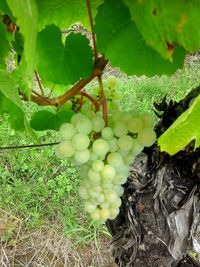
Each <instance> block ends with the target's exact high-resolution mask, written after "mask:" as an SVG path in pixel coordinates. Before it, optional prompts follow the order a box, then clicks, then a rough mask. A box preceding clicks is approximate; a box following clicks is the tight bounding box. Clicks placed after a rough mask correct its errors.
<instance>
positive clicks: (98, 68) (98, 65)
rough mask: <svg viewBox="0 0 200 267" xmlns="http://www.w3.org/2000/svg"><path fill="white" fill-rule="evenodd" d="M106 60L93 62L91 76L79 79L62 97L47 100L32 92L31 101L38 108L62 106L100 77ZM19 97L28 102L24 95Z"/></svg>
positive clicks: (101, 59) (47, 98)
mask: <svg viewBox="0 0 200 267" xmlns="http://www.w3.org/2000/svg"><path fill="white" fill-rule="evenodd" d="M107 63H108V60H106V59H105V58H104V56H102V57H100V58H98V60H97V61H96V62H95V66H94V69H93V72H92V73H91V75H90V76H89V77H88V78H86V79H81V80H80V81H78V82H77V83H76V84H75V85H74V86H72V88H71V89H70V90H68V91H66V92H65V93H64V94H63V95H61V96H58V97H56V98H49V97H46V96H43V95H40V94H39V93H37V92H35V91H34V92H33V93H34V94H32V95H31V101H33V102H35V103H36V104H38V105H40V106H56V107H60V106H62V105H63V104H65V103H66V102H67V100H69V99H70V98H71V97H72V96H74V95H76V94H77V93H78V92H80V91H81V90H82V89H83V88H84V87H85V86H86V85H87V84H88V83H89V82H91V81H92V80H93V79H95V78H96V77H98V75H102V73H103V70H104V68H105V66H106V65H107ZM20 95H21V96H22V99H23V100H25V101H28V100H29V98H28V97H27V96H26V95H24V94H23V93H22V92H20Z"/></svg>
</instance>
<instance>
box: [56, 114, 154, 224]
mask: <svg viewBox="0 0 200 267" xmlns="http://www.w3.org/2000/svg"><path fill="white" fill-rule="evenodd" d="M60 134H61V138H62V142H61V143H60V144H59V145H58V146H57V147H56V155H57V156H58V157H59V158H61V159H69V160H71V161H72V162H73V163H75V164H79V165H81V166H82V167H81V174H82V176H83V181H82V185H81V187H80V189H79V194H80V196H81V198H82V199H83V200H84V208H85V210H86V211H87V212H89V213H90V215H91V218H92V219H94V220H99V221H105V220H107V219H114V218H115V217H116V216H117V215H118V213H119V207H120V205H121V199H120V197H121V195H122V194H123V187H122V185H123V184H124V183H125V182H126V180H127V177H128V174H129V168H130V164H131V163H132V162H133V161H134V158H135V156H136V155H138V154H139V153H140V152H141V151H142V150H143V148H144V146H147V147H148V146H151V145H152V144H153V143H154V142H155V140H156V134H155V132H154V130H153V120H152V117H151V115H150V114H147V113H144V114H135V113H131V112H122V111H119V110H116V111H114V112H113V114H110V116H109V117H108V126H105V122H104V120H103V118H102V117H101V116H100V115H99V114H93V113H90V115H83V114H82V113H77V114H75V115H74V116H73V117H72V118H71V123H64V124H62V125H61V127H60Z"/></svg>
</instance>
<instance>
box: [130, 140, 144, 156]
mask: <svg viewBox="0 0 200 267" xmlns="http://www.w3.org/2000/svg"><path fill="white" fill-rule="evenodd" d="M143 149H144V146H143V145H141V144H140V143H139V142H138V139H133V148H132V150H131V151H132V152H133V154H134V155H135V156H137V155H138V154H140V153H141V152H142V150H143Z"/></svg>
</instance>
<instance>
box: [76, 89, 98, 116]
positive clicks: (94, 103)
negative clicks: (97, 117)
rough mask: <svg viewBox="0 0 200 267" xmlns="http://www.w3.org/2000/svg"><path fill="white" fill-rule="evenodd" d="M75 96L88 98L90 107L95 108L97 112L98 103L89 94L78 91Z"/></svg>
mask: <svg viewBox="0 0 200 267" xmlns="http://www.w3.org/2000/svg"><path fill="white" fill-rule="evenodd" d="M77 95H81V96H84V97H86V98H88V99H89V100H90V102H91V103H92V105H94V106H95V111H96V112H97V111H98V110H99V104H98V102H97V101H96V100H95V99H94V97H92V96H91V95H90V94H88V93H87V92H85V91H80V92H79V93H77Z"/></svg>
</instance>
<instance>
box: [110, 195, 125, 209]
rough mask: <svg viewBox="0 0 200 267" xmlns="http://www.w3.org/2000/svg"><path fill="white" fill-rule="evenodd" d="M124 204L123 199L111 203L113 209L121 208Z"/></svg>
mask: <svg viewBox="0 0 200 267" xmlns="http://www.w3.org/2000/svg"><path fill="white" fill-rule="evenodd" d="M121 204H122V201H121V198H119V197H117V198H116V199H115V201H112V202H110V207H111V208H119V207H120V206H121Z"/></svg>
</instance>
